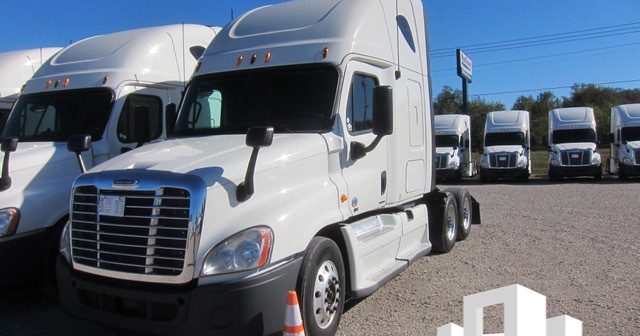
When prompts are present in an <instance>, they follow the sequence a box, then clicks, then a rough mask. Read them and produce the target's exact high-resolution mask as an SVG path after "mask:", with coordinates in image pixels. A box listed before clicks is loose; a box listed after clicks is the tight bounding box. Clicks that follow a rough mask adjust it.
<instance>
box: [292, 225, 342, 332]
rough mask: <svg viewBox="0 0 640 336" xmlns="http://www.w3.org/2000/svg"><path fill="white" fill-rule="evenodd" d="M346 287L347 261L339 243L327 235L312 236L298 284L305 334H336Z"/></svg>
mask: <svg viewBox="0 0 640 336" xmlns="http://www.w3.org/2000/svg"><path fill="white" fill-rule="evenodd" d="M346 290H347V283H346V280H345V272H344V263H343V261H342V254H341V253H340V249H339V248H338V245H336V243H335V242H334V241H333V240H331V239H328V238H325V237H315V238H313V239H312V240H311V243H309V246H308V247H307V252H306V254H305V256H304V259H303V261H302V266H301V268H300V274H299V275H298V286H297V291H298V294H299V295H300V310H301V313H302V320H303V321H304V329H305V334H306V335H319V336H330V335H334V334H335V333H336V331H337V330H338V324H339V323H340V318H341V317H342V311H343V309H344V300H345V291H346Z"/></svg>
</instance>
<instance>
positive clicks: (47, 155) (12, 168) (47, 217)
mask: <svg viewBox="0 0 640 336" xmlns="http://www.w3.org/2000/svg"><path fill="white" fill-rule="evenodd" d="M83 156H84V158H85V162H87V163H90V162H91V160H90V156H89V153H85V154H84V155H83ZM78 175H80V168H79V167H78V163H77V161H76V157H75V154H73V153H71V152H69V151H68V150H67V144H66V143H65V142H38V143H36V142H23V143H18V148H17V150H16V151H15V152H14V153H11V155H10V159H9V176H10V177H11V187H9V189H7V190H5V191H2V192H0V207H17V208H20V210H21V213H20V224H19V225H18V234H20V233H23V232H30V231H32V230H36V229H41V228H43V227H45V226H46V225H51V224H53V223H55V221H57V220H59V219H60V218H61V217H62V216H63V215H64V214H65V213H66V212H67V211H68V210H69V190H70V188H71V184H72V183H73V179H75V178H76V177H77V176H78Z"/></svg>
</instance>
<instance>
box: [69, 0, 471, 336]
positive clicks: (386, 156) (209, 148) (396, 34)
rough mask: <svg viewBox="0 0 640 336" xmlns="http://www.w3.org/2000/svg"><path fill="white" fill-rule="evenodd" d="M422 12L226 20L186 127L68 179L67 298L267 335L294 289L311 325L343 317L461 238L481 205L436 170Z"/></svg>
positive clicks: (337, 1) (372, 5) (203, 64)
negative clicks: (440, 182)
mask: <svg viewBox="0 0 640 336" xmlns="http://www.w3.org/2000/svg"><path fill="white" fill-rule="evenodd" d="M292 13H295V15H292ZM423 15H424V12H423V8H422V2H421V1H419V0H400V1H392V0H382V1H370V0H347V1H342V0H330V1H307V0H297V1H287V2H283V3H278V4H275V5H270V6H265V7H260V8H257V9H254V10H251V11H249V12H248V13H246V14H244V15H241V16H240V17H238V18H236V19H235V20H234V21H233V22H231V23H230V24H228V25H227V26H226V27H225V28H224V29H223V30H222V31H221V32H220V33H219V34H218V35H217V36H216V39H215V40H214V41H213V43H212V44H211V45H210V46H209V48H208V49H207V51H206V53H205V54H204V56H203V57H202V59H201V61H200V65H199V67H198V70H197V71H196V73H195V74H194V77H193V79H192V80H191V82H190V83H189V86H188V89H187V92H186V94H185V97H184V99H183V101H182V103H181V107H180V112H179V115H178V121H177V123H176V128H175V138H174V139H168V140H166V141H164V142H159V143H154V144H150V145H147V146H145V147H143V148H140V149H136V150H133V151H131V152H128V153H125V154H123V155H121V156H119V157H116V158H114V159H112V160H109V161H107V162H104V163H102V164H100V165H98V166H96V167H94V168H93V169H91V170H90V171H88V172H87V173H86V174H83V175H81V176H80V177H78V178H77V179H76V181H75V182H74V184H73V189H72V196H71V217H70V220H69V223H68V224H67V225H66V227H65V231H64V233H63V239H62V243H61V247H60V252H61V256H60V257H59V260H58V263H57V270H58V272H57V275H58V286H59V290H60V295H61V302H62V305H63V306H64V308H65V310H66V311H67V312H68V313H69V314H71V315H72V316H75V317H77V318H80V319H87V320H91V321H95V322H99V323H103V324H105V325H107V326H111V327H115V328H118V329H126V330H133V331H138V332H145V333H153V334H165V335H271V334H278V333H281V332H282V330H283V321H284V315H285V308H286V300H287V295H288V291H289V290H295V291H296V292H297V293H298V295H299V297H300V308H301V312H302V318H303V321H304V328H305V332H306V334H307V335H333V334H334V333H335V332H336V330H337V328H338V324H339V322H340V318H341V315H342V312H343V309H344V304H345V302H346V300H352V299H357V298H363V297H366V296H367V295H370V294H371V293H373V292H375V291H376V290H377V289H378V288H379V287H380V286H382V285H384V284H385V283H386V282H387V281H389V280H390V279H392V278H393V277H395V276H396V275H397V274H399V273H400V272H402V271H403V270H405V269H406V268H407V267H408V266H409V265H410V264H411V263H413V262H415V261H416V260H418V259H419V258H421V257H422V256H425V255H427V254H429V253H430V252H431V251H432V250H433V251H439V252H448V251H450V250H451V249H453V247H454V244H455V243H456V241H458V240H462V239H464V238H466V237H467V236H468V234H469V231H470V230H471V224H472V223H474V222H475V223H479V215H480V210H479V205H478V203H477V202H476V201H475V199H474V198H473V197H472V196H471V195H470V194H469V192H468V191H466V190H465V189H461V188H458V189H452V190H450V191H440V190H438V189H436V187H435V182H434V181H435V169H434V168H435V167H434V166H433V162H434V160H433V159H434V152H435V145H434V140H433V139H434V130H433V114H432V111H431V107H430V100H431V99H430V93H431V92H430V83H429V72H428V69H429V64H428V61H427V60H428V50H427V38H426V36H425V33H426V23H425V17H424V16H423ZM69 145H70V147H72V148H74V149H75V150H82V149H83V148H85V147H86V146H83V144H82V143H78V142H74V143H70V144H69ZM98 223H99V225H98ZM123 248H124V249H123ZM87 298H100V299H99V302H102V303H99V302H98V301H95V300H93V299H88V300H87ZM104 302H121V304H115V305H111V304H103V303H104Z"/></svg>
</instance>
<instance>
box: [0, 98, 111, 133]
mask: <svg viewBox="0 0 640 336" xmlns="http://www.w3.org/2000/svg"><path fill="white" fill-rule="evenodd" d="M112 105H113V94H112V93H111V90H109V89H98V90H76V91H59V92H47V93H35V94H26V95H23V96H20V98H19V99H18V101H17V102H16V105H15V106H14V108H13V110H12V113H11V114H10V115H9V120H8V121H7V125H6V128H5V130H4V132H3V137H4V138H7V137H17V138H19V139H20V141H21V142H37V141H67V139H68V138H69V136H71V135H80V134H89V135H91V138H92V140H99V139H100V138H102V133H103V132H104V128H105V126H106V125H107V121H108V120H109V113H110V112H111V106H112Z"/></svg>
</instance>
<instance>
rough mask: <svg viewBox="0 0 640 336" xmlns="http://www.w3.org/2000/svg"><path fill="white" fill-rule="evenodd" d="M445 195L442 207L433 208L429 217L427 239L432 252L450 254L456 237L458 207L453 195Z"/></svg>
mask: <svg viewBox="0 0 640 336" xmlns="http://www.w3.org/2000/svg"><path fill="white" fill-rule="evenodd" d="M446 195H447V196H446V197H445V199H444V204H443V206H442V207H439V206H436V207H434V209H433V211H434V213H433V216H430V217H429V237H430V238H431V244H432V245H433V250H434V251H436V252H442V253H447V252H450V251H451V250H452V249H453V246H454V245H455V244H456V240H457V237H458V205H457V203H456V199H455V197H454V196H453V194H451V193H446ZM430 210H431V209H430Z"/></svg>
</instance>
